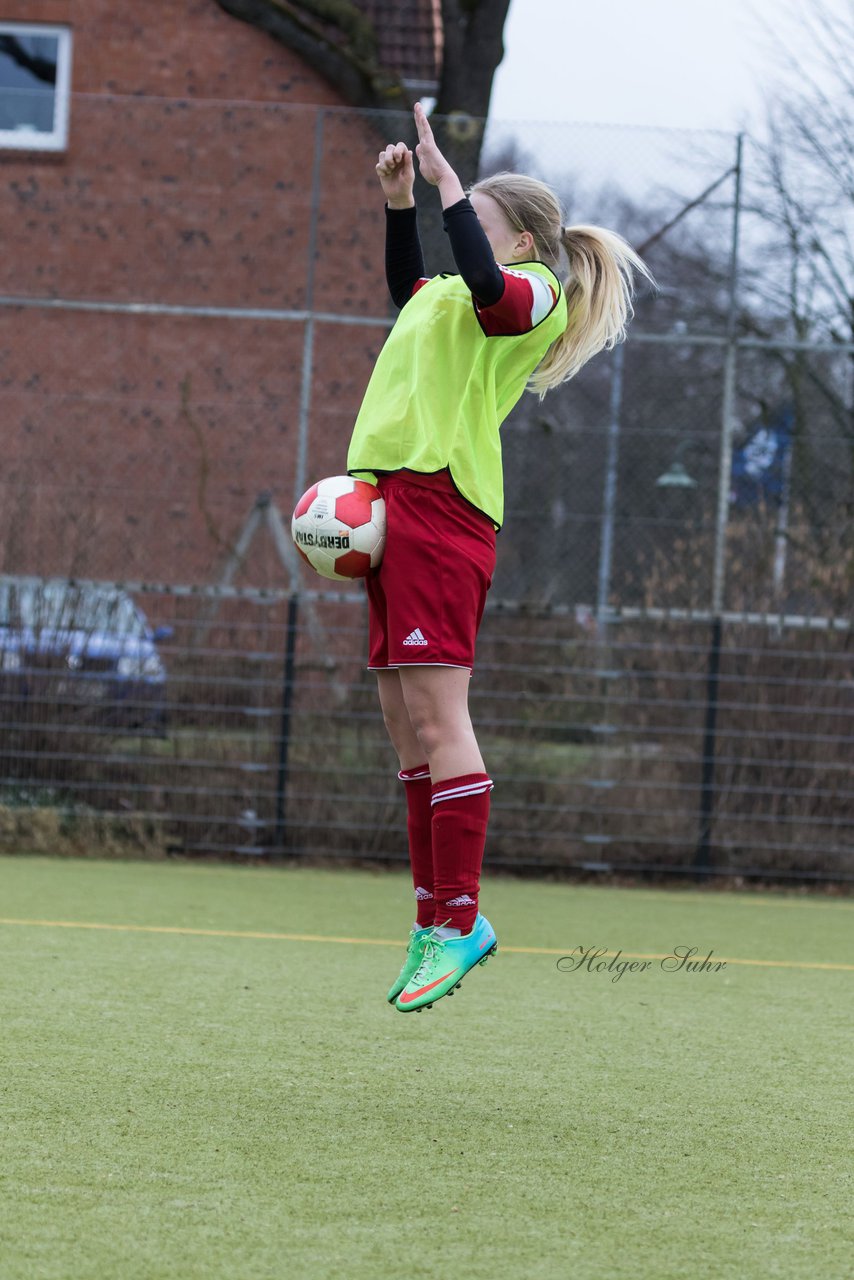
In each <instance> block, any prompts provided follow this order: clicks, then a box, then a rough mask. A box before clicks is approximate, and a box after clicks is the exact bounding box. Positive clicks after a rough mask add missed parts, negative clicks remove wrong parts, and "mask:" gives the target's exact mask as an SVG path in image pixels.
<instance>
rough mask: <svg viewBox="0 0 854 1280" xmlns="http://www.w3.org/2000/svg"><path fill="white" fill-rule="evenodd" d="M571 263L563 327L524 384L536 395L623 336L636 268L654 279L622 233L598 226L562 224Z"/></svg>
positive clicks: (647, 277)
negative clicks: (564, 225)
mask: <svg viewBox="0 0 854 1280" xmlns="http://www.w3.org/2000/svg"><path fill="white" fill-rule="evenodd" d="M561 241H562V244H563V248H564V250H565V252H566V257H567V262H568V264H569V274H568V276H567V278H566V280H565V281H564V286H563V288H564V293H565V294H566V305H567V317H566V329H565V330H564V332H563V333H562V334H561V336H560V337H559V338H557V339H555V341H554V342H553V343H552V345H551V346H550V347H549V349H548V351H547V352H546V356H545V359H544V360H543V361H542V363H541V364H540V365H539V366H538V367H537V369H536V370H535V371H534V373H533V375H532V376H531V379H530V382H529V383H528V386H529V388H530V390H531V391H536V392H538V393H539V396H540V399H542V398H543V396H544V395H545V394H546V392H547V391H550V390H551V388H552V387H556V386H559V385H560V383H561V382H567V381H568V380H569V379H570V378H574V377H575V375H576V374H577V373H578V371H579V369H580V368H581V367H582V365H585V364H586V363H587V361H588V360H590V359H591V357H593V356H595V355H596V354H597V352H599V351H604V350H607V351H610V350H611V348H612V347H614V346H616V344H617V343H618V342H622V340H623V339H624V338H625V336H626V325H627V323H628V321H629V320H630V319H631V317H632V314H633V308H632V297H633V295H634V277H635V273H637V274H638V275H642V276H644V277H645V278H646V279H647V280H650V281H651V280H652V276H651V274H650V272H649V269H648V268H647V266H646V264H645V263H644V262H643V261H642V259H641V258H639V257H638V255H637V254H636V253H635V251H634V249H632V248H631V246H630V245H628V244H627V243H626V241H625V240H624V239H623V238H622V236H618V235H617V234H616V233H615V232H613V231H606V230H604V228H602V227H565V228H563V233H562V236H561Z"/></svg>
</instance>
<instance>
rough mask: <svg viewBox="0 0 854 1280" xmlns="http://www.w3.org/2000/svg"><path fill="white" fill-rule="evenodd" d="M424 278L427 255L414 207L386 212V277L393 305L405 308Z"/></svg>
mask: <svg viewBox="0 0 854 1280" xmlns="http://www.w3.org/2000/svg"><path fill="white" fill-rule="evenodd" d="M423 275H424V255H423V254H422V252H421V241H420V239H419V237H418V219H417V216H416V212H415V206H414V205H413V207H412V208H411V209H389V207H388V205H386V210H385V278H386V283H387V284H388V291H389V293H390V294H391V298H392V302H393V303H394V305H395V306H396V307H402V306H403V305H404V303H406V302H408V301H409V299H410V298H411V297H412V290H413V289H414V288H415V282H416V280H420V279H421V278H422V276H423Z"/></svg>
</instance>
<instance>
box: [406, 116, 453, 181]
mask: <svg viewBox="0 0 854 1280" xmlns="http://www.w3.org/2000/svg"><path fill="white" fill-rule="evenodd" d="M415 127H416V129H417V130H418V146H417V147H416V148H415V154H416V155H417V156H418V168H419V169H420V170H421V177H422V178H424V180H425V182H429V183H430V185H431V186H433V187H438V185H439V183H440V182H441V181H442V179H443V178H447V177H448V175H449V174H453V172H454V171H453V169H452V168H451V166H450V165H449V164H448V162H447V160H446V159H445V157H444V156H443V155H442V153H441V151H440V150H439V148H438V146H437V145H436V139H435V138H434V137H433V130H432V129H431V128H430V121H429V120H428V119H427V112H426V111H425V110H424V108H423V107H422V105H421V103H420V102H416V104H415Z"/></svg>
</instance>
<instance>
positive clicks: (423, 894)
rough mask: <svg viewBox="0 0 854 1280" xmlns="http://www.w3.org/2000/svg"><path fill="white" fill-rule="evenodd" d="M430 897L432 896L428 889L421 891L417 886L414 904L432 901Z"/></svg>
mask: <svg viewBox="0 0 854 1280" xmlns="http://www.w3.org/2000/svg"><path fill="white" fill-rule="evenodd" d="M432 897H433V895H432V893H431V892H430V890H429V889H422V888H421V887H420V885H419V887H418V888H417V889H416V890H415V900H416V902H426V901H427V899H428V898H430V899H432Z"/></svg>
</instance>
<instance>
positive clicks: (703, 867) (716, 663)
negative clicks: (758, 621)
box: [694, 614, 722, 875]
mask: <svg viewBox="0 0 854 1280" xmlns="http://www.w3.org/2000/svg"><path fill="white" fill-rule="evenodd" d="M721 631H722V623H721V618H720V614H718V615H717V616H716V617H715V618H713V619H712V640H711V645H710V647H709V669H708V672H707V675H706V718H705V725H704V728H703V760H702V776H701V782H700V832H699V837H698V840H697V848H696V851H695V853H694V866H695V867H696V868H697V870H698V871H699V872H700V873H701V874H703V875H707V874H708V873H709V872H710V871H711V869H712V823H713V822H714V816H715V749H716V742H715V739H716V736H717V721H718V686H719V684H720V668H721Z"/></svg>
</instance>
